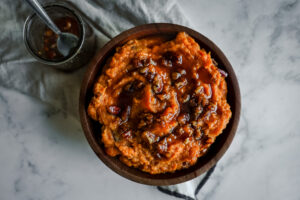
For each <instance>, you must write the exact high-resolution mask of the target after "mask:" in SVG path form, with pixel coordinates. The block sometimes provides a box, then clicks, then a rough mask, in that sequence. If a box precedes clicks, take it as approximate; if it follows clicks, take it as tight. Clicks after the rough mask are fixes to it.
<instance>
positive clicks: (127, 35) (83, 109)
mask: <svg viewBox="0 0 300 200" xmlns="http://www.w3.org/2000/svg"><path fill="white" fill-rule="evenodd" d="M181 31H184V32H186V33H188V34H189V35H190V36H192V37H193V38H194V39H195V40H196V41H197V42H198V43H199V44H200V46H202V47H203V46H204V47H205V46H206V47H208V48H209V50H210V51H211V53H212V54H214V55H215V56H217V57H218V60H219V61H221V63H222V64H223V68H224V69H225V70H226V71H227V73H228V77H227V84H228V85H229V86H230V87H228V88H232V89H233V91H232V92H233V103H232V104H231V105H230V106H231V107H232V108H234V111H233V113H232V114H233V115H232V118H231V119H230V121H232V122H231V126H230V130H227V131H226V134H227V137H226V138H225V139H224V142H223V144H222V145H221V146H220V147H218V148H217V150H216V152H214V153H213V157H211V158H209V160H207V161H205V163H204V164H203V165H201V166H198V167H197V168H195V169H193V170H192V171H186V172H185V171H184V172H181V171H182V170H179V171H176V172H174V173H167V174H168V175H161V176H162V177H160V176H159V175H149V174H147V173H145V174H142V175H141V173H144V172H136V171H130V170H128V166H126V165H125V164H123V163H121V164H120V163H116V161H115V160H114V159H116V158H112V157H110V156H108V155H107V154H106V153H105V151H104V149H103V147H101V146H100V145H99V143H98V142H97V139H96V138H95V137H94V135H93V132H94V130H93V128H92V126H91V125H90V123H91V122H90V121H91V119H90V118H89V116H88V115H87V105H88V102H89V99H88V98H87V96H88V94H89V95H90V93H88V92H91V87H92V85H93V83H94V81H95V78H96V77H98V76H99V73H100V71H101V68H102V66H103V65H104V63H105V62H106V59H107V57H108V55H109V53H111V52H112V51H114V49H115V47H117V46H120V45H121V44H124V43H125V42H126V41H128V40H130V39H134V38H142V37H147V36H150V35H157V34H161V35H165V34H175V33H177V32H181ZM228 78H229V80H230V81H229V82H230V83H228ZM240 110H241V96H240V89H239V85H238V81H237V78H236V75H235V73H234V71H233V68H232V66H231V64H230V63H229V61H228V59H227V58H226V56H225V55H224V54H223V52H222V51H221V50H220V49H219V48H218V47H217V46H216V45H215V44H214V43H213V42H212V41H210V40H209V39H208V38H206V37H205V36H203V35H202V34H200V33H198V32H196V31H194V30H192V29H190V28H187V27H184V26H180V25H176V24H169V23H154V24H145V25H140V26H137V27H134V28H131V29H129V30H127V31H124V32H122V33H121V34H119V35H118V36H116V37H114V38H113V39H112V40H110V41H109V42H108V43H107V44H106V45H105V46H104V47H103V48H101V50H100V51H99V52H98V54H97V55H96V56H95V57H94V59H93V60H92V61H91V63H90V65H89V67H88V69H87V71H86V73H85V76H84V79H83V81H82V85H81V90H80V98H79V114H80V120H81V125H82V128H83V131H84V133H85V136H86V138H87V140H88V142H89V144H90V146H91V147H92V149H93V151H94V152H95V153H96V155H97V156H98V157H99V158H100V159H101V160H102V162H104V163H105V164H106V165H107V166H108V167H109V168H111V169H112V170H113V171H115V172H116V173H118V174H119V175H121V176H123V177H125V178H127V179H130V180H132V181H135V182H138V183H142V184H147V185H157V186H158V185H173V184H178V183H182V182H185V181H188V180H191V179H193V178H195V177H197V176H199V175H201V174H203V173H204V172H206V171H207V170H209V169H210V168H211V167H212V166H214V165H215V164H216V163H217V161H218V160H219V159H220V158H221V157H222V156H223V155H224V153H225V152H226V150H227V149H228V147H229V146H230V144H231V142H232V140H233V137H234V135H235V132H236V130H237V126H238V122H239V118H240ZM226 129H227V128H226ZM227 132H228V133H227ZM222 134H224V131H223V133H222ZM222 134H221V135H222ZM219 137H220V136H219ZM217 140H218V138H217V139H216V141H217ZM135 170H138V169H135Z"/></svg>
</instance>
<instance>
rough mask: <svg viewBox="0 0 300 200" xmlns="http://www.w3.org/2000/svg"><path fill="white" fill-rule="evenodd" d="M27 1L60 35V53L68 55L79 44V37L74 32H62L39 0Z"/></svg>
mask: <svg viewBox="0 0 300 200" xmlns="http://www.w3.org/2000/svg"><path fill="white" fill-rule="evenodd" d="M26 2H27V3H28V4H29V5H30V6H31V8H32V9H33V10H34V12H35V13H36V14H37V15H38V16H39V17H40V18H41V20H42V21H43V22H44V23H45V24H46V25H47V26H48V27H49V28H50V29H51V30H52V31H53V32H54V33H56V34H57V35H58V39H57V49H58V51H59V53H61V54H62V55H63V56H68V55H69V54H70V52H71V51H72V50H73V49H74V48H75V47H76V46H77V44H78V41H79V39H78V37H77V36H76V35H74V34H72V33H67V32H61V31H60V30H59V28H58V27H57V26H56V25H55V24H54V23H53V21H52V20H51V19H50V17H49V16H48V14H47V13H46V11H45V10H44V8H43V7H42V6H41V5H40V4H39V2H38V1H37V0H26Z"/></svg>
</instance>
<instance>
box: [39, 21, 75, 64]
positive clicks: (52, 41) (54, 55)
mask: <svg viewBox="0 0 300 200" xmlns="http://www.w3.org/2000/svg"><path fill="white" fill-rule="evenodd" d="M54 23H55V24H56V25H57V27H58V28H59V30H61V31H62V32H68V33H72V34H74V35H76V36H78V37H80V29H79V24H78V22H77V21H76V20H75V19H73V18H71V17H61V18H58V19H56V20H54ZM57 38H58V35H57V34H55V33H54V32H53V31H52V30H51V29H49V28H48V27H46V28H45V30H44V34H43V43H44V44H43V49H42V50H40V51H38V54H39V55H40V56H42V57H44V58H46V59H48V60H61V59H63V58H64V56H63V55H62V54H61V53H60V52H59V51H58V49H57ZM73 52H74V50H73ZM73 52H71V53H70V55H71V54H72V53H73Z"/></svg>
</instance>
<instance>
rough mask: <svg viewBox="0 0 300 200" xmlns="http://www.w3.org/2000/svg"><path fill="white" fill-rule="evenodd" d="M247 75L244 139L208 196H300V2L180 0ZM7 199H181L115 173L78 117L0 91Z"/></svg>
mask: <svg viewBox="0 0 300 200" xmlns="http://www.w3.org/2000/svg"><path fill="white" fill-rule="evenodd" d="M179 3H180V5H181V8H182V10H183V11H184V12H185V13H186V16H187V18H189V19H190V21H191V22H193V24H192V25H191V28H193V29H195V30H197V31H199V32H200V33H202V34H204V35H205V36H207V37H208V38H210V39H211V40H212V41H214V42H215V43H216V44H217V45H218V46H219V47H220V48H221V49H222V50H223V52H224V53H225V55H227V57H228V59H229V60H230V62H231V64H232V66H233V67H234V69H235V72H236V74H237V77H238V79H239V83H240V88H241V94H242V115H241V120H240V125H239V128H238V131H237V134H236V137H235V139H234V141H233V143H232V145H231V147H230V148H229V150H228V151H227V153H226V154H225V156H224V157H223V158H222V159H221V160H220V162H219V163H218V167H217V168H216V171H215V173H213V174H212V176H211V178H210V180H209V181H208V182H207V184H206V185H205V186H204V187H203V189H202V191H201V192H200V195H199V198H200V199H224V200H225V199H249V200H252V199H257V200H258V199H289V200H293V199H300V193H299V191H298V190H299V185H300V172H299V169H300V151H299V150H300V149H299V148H300V131H299V130H300V117H299V113H300V53H299V52H300V1H299V0H296V1H295V0H286V1H283V0H282V1H279V0H276V1H267V0H264V1H258V0H256V1H245V0H229V1H219V2H216V1H197V0H192V1H188V3H187V1H183V0H182V1H179ZM0 168H1V170H0V199H22V200H24V199H34V200H36V199H44V200H47V199H73V200H77V199H78V200H79V199H145V200H150V199H174V197H171V196H167V195H165V194H163V193H160V192H159V191H158V190H156V188H155V187H149V186H145V185H141V184H136V183H134V182H131V181H128V180H126V179H125V178H122V177H120V176H119V175H117V174H115V173H114V172H112V171H111V170H110V169H108V168H107V167H106V166H105V165H104V164H103V163H101V162H100V161H99V159H98V158H97V157H96V156H95V154H94V153H93V151H92V150H91V148H90V147H89V145H88V143H87V141H86V139H85V137H84V135H83V133H82V130H81V126H80V124H79V123H78V121H77V120H76V119H74V118H73V117H71V116H69V115H66V114H65V113H63V112H61V111H60V110H57V109H55V108H53V107H49V106H48V105H46V104H43V103H41V102H39V101H38V100H36V99H33V98H30V97H28V96H25V95H22V94H20V93H17V92H15V91H13V90H9V89H5V88H0Z"/></svg>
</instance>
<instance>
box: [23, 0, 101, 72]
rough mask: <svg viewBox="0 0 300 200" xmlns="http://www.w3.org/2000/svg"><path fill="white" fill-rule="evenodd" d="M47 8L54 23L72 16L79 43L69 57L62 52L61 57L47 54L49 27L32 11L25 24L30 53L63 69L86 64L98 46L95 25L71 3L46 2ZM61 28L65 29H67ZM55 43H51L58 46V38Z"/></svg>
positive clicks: (75, 67)
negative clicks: (91, 25) (86, 21)
mask: <svg viewBox="0 0 300 200" xmlns="http://www.w3.org/2000/svg"><path fill="white" fill-rule="evenodd" d="M44 9H45V10H46V12H47V14H48V15H49V17H50V18H51V19H52V20H53V21H54V22H55V23H56V22H57V21H59V20H61V19H69V20H71V21H72V22H73V24H72V25H73V26H77V27H75V28H76V31H77V33H78V35H77V36H78V37H79V42H78V45H77V47H76V48H75V49H74V50H73V51H72V53H71V54H70V55H68V56H66V57H63V56H62V55H60V58H55V59H54V57H49V55H48V54H46V50H47V49H49V48H51V47H47V46H45V44H46V43H45V42H47V41H46V40H47V39H49V38H47V29H48V28H47V26H46V25H45V24H44V23H43V22H42V20H41V19H40V18H39V17H38V16H37V15H36V14H32V15H31V16H29V17H28V18H27V19H26V21H25V24H24V28H23V38H24V42H25V45H26V48H27V50H28V51H29V53H30V54H31V55H32V56H33V57H34V58H36V59H37V60H38V61H39V62H41V63H44V64H48V65H51V66H52V67H54V68H56V69H60V70H64V71H71V70H75V69H78V68H79V67H82V66H84V65H85V64H87V63H88V62H89V61H90V59H91V57H92V56H93V55H94V53H95V49H96V37H95V34H94V32H93V30H92V28H91V27H90V26H89V25H88V24H87V23H85V22H84V21H83V19H82V17H81V16H80V15H79V14H78V12H77V11H76V9H75V8H74V6H72V5H71V4H67V3H55V4H48V5H46V6H44ZM73 28H74V27H73ZM61 31H62V32H64V30H61ZM52 42H53V41H52ZM54 44H55V45H54ZM54 44H53V45H51V46H56V42H54ZM53 48H55V47H53ZM53 52H54V51H53ZM53 52H51V53H53ZM48 53H49V52H48ZM47 55H48V56H47Z"/></svg>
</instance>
